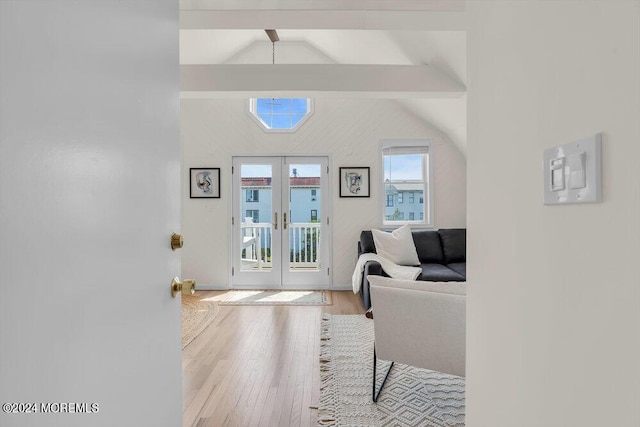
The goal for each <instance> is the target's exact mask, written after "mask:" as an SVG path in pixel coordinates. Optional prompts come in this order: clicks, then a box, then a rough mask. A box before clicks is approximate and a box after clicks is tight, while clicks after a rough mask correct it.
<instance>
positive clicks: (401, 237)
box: [371, 224, 420, 265]
mask: <svg viewBox="0 0 640 427" xmlns="http://www.w3.org/2000/svg"><path fill="white" fill-rule="evenodd" d="M371 233H372V234H373V241H374V242H375V246H376V252H377V254H378V255H380V256H381V257H382V258H384V259H387V260H389V261H391V262H393V263H395V264H398V265H420V260H419V259H418V254H417V253H416V245H415V243H413V236H412V234H411V228H410V227H409V225H408V224H405V225H403V226H402V227H400V228H397V229H396V230H393V231H392V232H391V233H387V232H386V231H381V230H371Z"/></svg>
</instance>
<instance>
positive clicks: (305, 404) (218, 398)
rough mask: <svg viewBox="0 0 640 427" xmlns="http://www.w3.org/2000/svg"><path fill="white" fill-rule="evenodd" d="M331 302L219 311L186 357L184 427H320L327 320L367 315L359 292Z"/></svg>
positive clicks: (207, 293)
mask: <svg viewBox="0 0 640 427" xmlns="http://www.w3.org/2000/svg"><path fill="white" fill-rule="evenodd" d="M224 293H225V292H224V291H201V292H198V293H197V295H199V296H202V297H206V298H214V299H215V298H216V297H218V298H219V296H220V295H221V294H224ZM332 297H333V305H330V306H220V312H219V313H218V315H217V316H216V318H215V319H214V320H213V322H212V323H211V325H209V326H208V327H207V328H206V329H205V330H204V331H203V332H202V333H201V334H200V335H199V336H198V337H196V339H195V340H194V341H193V342H192V343H191V344H189V346H187V347H186V348H185V349H184V350H183V352H182V369H183V399H184V404H183V407H184V414H183V420H184V426H185V427H186V426H189V427H191V426H197V427H202V426H254V425H255V426H315V425H316V418H317V409H315V408H317V406H318V399H319V394H320V374H319V372H320V368H319V355H320V319H321V317H322V313H331V314H360V313H364V311H365V310H364V307H363V305H362V301H361V300H360V298H359V296H358V295H355V294H354V293H353V292H349V291H334V292H332ZM363 315H364V314H363ZM312 408H313V409H312Z"/></svg>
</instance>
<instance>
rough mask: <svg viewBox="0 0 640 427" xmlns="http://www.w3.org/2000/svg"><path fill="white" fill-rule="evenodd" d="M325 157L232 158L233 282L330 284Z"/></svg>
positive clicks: (254, 284) (270, 286)
mask: <svg viewBox="0 0 640 427" xmlns="http://www.w3.org/2000/svg"><path fill="white" fill-rule="evenodd" d="M327 164H328V160H327V158H326V157H235V158H234V159H233V168H234V173H233V180H234V181H233V198H234V200H233V226H232V227H233V238H232V242H233V247H232V253H233V260H232V262H233V270H232V271H233V273H232V285H233V286H234V287H248V288H263V289H280V288H288V289H323V288H327V287H328V286H329V283H330V280H329V278H330V266H329V242H330V239H329V227H328V217H327V214H326V213H327V212H328V197H327V190H326V188H327V181H328V170H327Z"/></svg>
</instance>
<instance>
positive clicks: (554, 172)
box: [549, 157, 564, 191]
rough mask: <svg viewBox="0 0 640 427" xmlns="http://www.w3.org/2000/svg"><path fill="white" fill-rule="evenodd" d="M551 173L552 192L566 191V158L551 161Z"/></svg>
mask: <svg viewBox="0 0 640 427" xmlns="http://www.w3.org/2000/svg"><path fill="white" fill-rule="evenodd" d="M549 171H550V173H551V191H560V190H564V157H559V158H557V159H553V160H551V163H550V164H549Z"/></svg>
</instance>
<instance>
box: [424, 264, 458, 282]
mask: <svg viewBox="0 0 640 427" xmlns="http://www.w3.org/2000/svg"><path fill="white" fill-rule="evenodd" d="M418 280H426V281H429V282H463V281H464V280H465V279H464V277H462V276H461V275H460V274H458V273H456V272H455V271H453V270H452V269H450V268H448V267H447V266H444V265H442V264H422V274H420V276H419V277H418Z"/></svg>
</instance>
